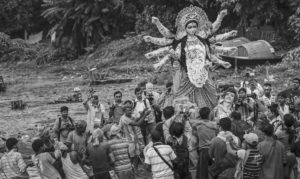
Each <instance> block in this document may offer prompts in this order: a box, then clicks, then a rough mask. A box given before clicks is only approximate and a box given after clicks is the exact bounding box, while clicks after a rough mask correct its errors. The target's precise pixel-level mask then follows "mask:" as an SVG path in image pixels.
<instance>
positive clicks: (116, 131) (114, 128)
mask: <svg viewBox="0 0 300 179" xmlns="http://www.w3.org/2000/svg"><path fill="white" fill-rule="evenodd" d="M119 134H120V128H119V126H118V125H116V124H114V125H112V126H111V128H110V137H115V136H119Z"/></svg>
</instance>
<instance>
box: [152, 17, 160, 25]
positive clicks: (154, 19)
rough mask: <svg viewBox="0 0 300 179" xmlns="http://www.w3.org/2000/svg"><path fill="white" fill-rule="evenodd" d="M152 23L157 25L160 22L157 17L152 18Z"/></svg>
mask: <svg viewBox="0 0 300 179" xmlns="http://www.w3.org/2000/svg"><path fill="white" fill-rule="evenodd" d="M151 22H152V23H153V24H157V23H158V22H159V19H158V18H157V17H152V18H151Z"/></svg>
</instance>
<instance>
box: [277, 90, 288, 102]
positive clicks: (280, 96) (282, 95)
mask: <svg viewBox="0 0 300 179" xmlns="http://www.w3.org/2000/svg"><path fill="white" fill-rule="evenodd" d="M277 101H278V103H279V104H284V103H285V102H286V94H285V93H283V92H280V93H278V95H277Z"/></svg>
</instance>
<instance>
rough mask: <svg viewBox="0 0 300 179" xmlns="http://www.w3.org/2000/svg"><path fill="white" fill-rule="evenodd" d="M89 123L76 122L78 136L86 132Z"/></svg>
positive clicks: (83, 121)
mask: <svg viewBox="0 0 300 179" xmlns="http://www.w3.org/2000/svg"><path fill="white" fill-rule="evenodd" d="M86 126H87V123H86V121H85V120H79V121H76V122H75V130H76V133H77V134H79V135H80V134H83V133H84V132H85V130H86Z"/></svg>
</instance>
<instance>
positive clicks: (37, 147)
mask: <svg viewBox="0 0 300 179" xmlns="http://www.w3.org/2000/svg"><path fill="white" fill-rule="evenodd" d="M44 149H45V145H44V142H43V140H41V139H36V140H34V141H33V142H32V150H33V151H34V152H35V153H40V152H42V151H43V150H44Z"/></svg>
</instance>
